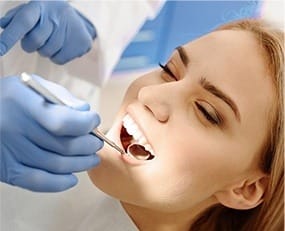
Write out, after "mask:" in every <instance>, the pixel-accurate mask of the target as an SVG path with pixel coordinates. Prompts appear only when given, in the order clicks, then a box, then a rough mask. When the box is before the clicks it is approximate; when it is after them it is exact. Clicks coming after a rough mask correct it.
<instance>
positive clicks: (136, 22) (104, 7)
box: [67, 0, 165, 86]
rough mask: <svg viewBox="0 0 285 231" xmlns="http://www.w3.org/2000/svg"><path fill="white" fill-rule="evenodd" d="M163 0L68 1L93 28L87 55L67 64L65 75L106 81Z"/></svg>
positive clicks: (92, 80) (95, 82) (102, 82)
mask: <svg viewBox="0 0 285 231" xmlns="http://www.w3.org/2000/svg"><path fill="white" fill-rule="evenodd" d="M164 2H165V0H133V1H124V0H108V1H103V0H96V1H82V0H74V1H70V4H71V5H72V6H73V7H74V8H76V9H77V10H78V11H79V12H80V13H82V14H83V15H84V16H85V17H86V18H88V19H89V20H90V21H91V22H92V23H93V25H94V26H95V28H96V31H97V39H95V41H94V44H93V48H92V49H91V51H90V52H89V53H87V54H86V55H84V56H83V57H81V58H80V59H75V60H74V61H72V62H70V63H69V64H67V65H68V67H67V68H68V72H70V74H72V75H75V76H80V78H83V79H85V80H87V81H88V82H92V83H93V84H96V85H98V86H102V85H103V84H104V83H106V81H107V80H108V78H109V76H110V75H111V73H112V71H113V69H114V67H115V65H116V64H117V62H118V60H119V59H120V56H121V54H122V53H123V51H124V49H125V48H126V47H127V45H128V44H129V43H130V42H131V40H132V39H133V37H134V36H135V35H136V33H137V32H138V31H139V29H140V27H141V26H142V25H143V23H144V22H145V21H146V20H147V19H153V18H154V17H155V16H156V15H157V13H158V12H159V10H160V9H161V7H162V6H163V4H164Z"/></svg>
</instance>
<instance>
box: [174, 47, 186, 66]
mask: <svg viewBox="0 0 285 231" xmlns="http://www.w3.org/2000/svg"><path fill="white" fill-rule="evenodd" d="M175 49H176V50H177V51H178V54H179V56H180V58H181V60H182V62H183V64H184V65H185V66H188V64H189V62H190V58H189V56H188V55H187V53H186V51H185V49H184V48H183V47H182V46H179V47H176V48H175Z"/></svg>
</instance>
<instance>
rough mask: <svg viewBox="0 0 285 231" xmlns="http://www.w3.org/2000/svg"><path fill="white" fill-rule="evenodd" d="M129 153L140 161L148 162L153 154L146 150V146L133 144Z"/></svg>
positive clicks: (129, 148)
mask: <svg viewBox="0 0 285 231" xmlns="http://www.w3.org/2000/svg"><path fill="white" fill-rule="evenodd" d="M127 153H128V154H130V155H132V156H133V157H134V158H136V159H138V160H148V159H149V158H150V157H151V154H150V153H149V152H148V151H147V150H145V148H144V146H142V145H139V144H131V145H130V146H129V147H128V150H127Z"/></svg>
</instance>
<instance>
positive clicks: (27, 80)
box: [21, 72, 126, 155]
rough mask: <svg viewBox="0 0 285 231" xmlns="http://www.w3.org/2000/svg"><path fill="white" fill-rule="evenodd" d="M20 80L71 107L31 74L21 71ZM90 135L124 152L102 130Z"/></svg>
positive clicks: (52, 99) (57, 101)
mask: <svg viewBox="0 0 285 231" xmlns="http://www.w3.org/2000/svg"><path fill="white" fill-rule="evenodd" d="M21 80H22V82H23V83H24V84H25V85H26V86H28V87H29V88H31V89H32V90H34V91H35V92H36V93H38V94H40V95H41V96H43V97H44V98H45V99H46V100H48V101H50V102H52V103H54V104H59V105H64V106H67V107H70V108H72V107H71V106H70V105H68V103H66V102H64V101H63V100H62V99H60V98H58V97H57V96H56V95H54V94H53V93H51V92H50V91H49V90H48V89H47V88H45V87H44V86H43V85H42V84H40V83H39V82H38V81H36V80H35V79H34V78H33V77H32V76H31V75H29V74H27V73H25V72H23V73H22V74H21ZM90 134H91V135H93V136H97V137H98V138H100V139H102V140H103V141H105V142H106V143H107V144H109V145H110V146H111V147H112V148H114V149H116V150H117V151H118V152H120V153H121V154H122V155H123V154H126V152H125V151H124V150H123V149H121V148H120V147H119V146H118V145H117V144H115V143H114V142H113V141H111V140H110V139H108V138H107V137H106V136H105V135H104V134H103V133H102V132H100V131H99V130H97V129H94V130H93V131H92V132H90Z"/></svg>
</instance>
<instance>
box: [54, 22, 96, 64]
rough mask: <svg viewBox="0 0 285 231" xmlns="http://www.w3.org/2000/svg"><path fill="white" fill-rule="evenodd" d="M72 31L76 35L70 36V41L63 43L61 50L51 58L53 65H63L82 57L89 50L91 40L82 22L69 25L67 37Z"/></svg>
mask: <svg viewBox="0 0 285 231" xmlns="http://www.w3.org/2000/svg"><path fill="white" fill-rule="evenodd" d="M73 20H75V19H73ZM73 31H78V34H76V35H72V37H71V36H70V37H69V38H70V40H69V41H68V42H65V43H64V45H63V47H62V48H61V50H60V51H59V52H58V53H56V54H55V55H54V56H52V57H51V60H52V61H53V62H54V63H57V64H65V63H67V62H69V61H70V60H73V59H74V58H77V57H80V56H82V55H83V54H85V53H87V52H88V51H89V50H90V49H91V47H92V42H93V40H92V37H91V36H90V34H89V33H88V31H87V29H86V27H85V26H84V24H83V23H82V21H76V22H72V23H70V24H69V27H68V31H67V35H71V33H72V32H73ZM78 44H80V46H78Z"/></svg>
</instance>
